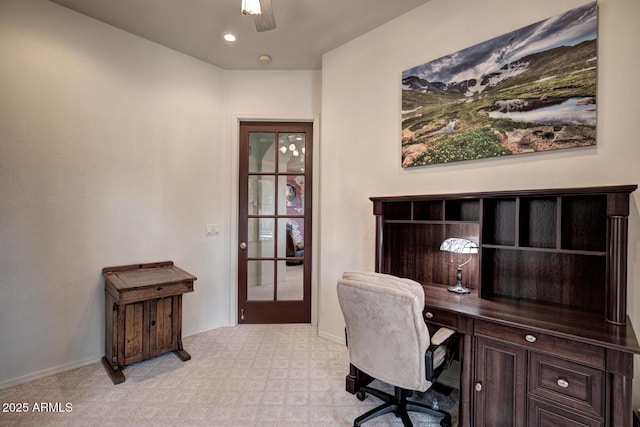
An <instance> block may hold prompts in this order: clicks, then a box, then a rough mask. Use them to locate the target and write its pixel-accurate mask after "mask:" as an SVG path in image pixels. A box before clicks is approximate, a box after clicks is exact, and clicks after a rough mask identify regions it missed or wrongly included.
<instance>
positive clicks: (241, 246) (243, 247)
mask: <svg viewBox="0 0 640 427" xmlns="http://www.w3.org/2000/svg"><path fill="white" fill-rule="evenodd" d="M240 249H242V250H245V249H247V243H246V242H240Z"/></svg>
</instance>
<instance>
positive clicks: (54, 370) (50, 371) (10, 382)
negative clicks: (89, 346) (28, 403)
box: [0, 357, 101, 390]
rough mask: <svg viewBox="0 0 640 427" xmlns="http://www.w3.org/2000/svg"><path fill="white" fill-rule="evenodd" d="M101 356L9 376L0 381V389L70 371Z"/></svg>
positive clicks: (95, 361)
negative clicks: (13, 376) (12, 376)
mask: <svg viewBox="0 0 640 427" xmlns="http://www.w3.org/2000/svg"><path fill="white" fill-rule="evenodd" d="M100 359H101V357H99V358H98V359H86V360H83V361H80V362H73V363H67V364H64V365H59V366H54V367H51V368H47V369H43V370H41V371H37V372H31V373H29V374H25V375H22V376H19V377H15V378H9V379H7V380H4V381H0V390H4V389H6V388H9V387H14V386H17V385H20V384H24V383H28V382H30V381H35V380H39V379H40V378H45V377H49V376H51V375H55V374H59V373H61V372H65V371H70V370H71V369H76V368H82V367H83V366H87V365H91V364H94V363H100Z"/></svg>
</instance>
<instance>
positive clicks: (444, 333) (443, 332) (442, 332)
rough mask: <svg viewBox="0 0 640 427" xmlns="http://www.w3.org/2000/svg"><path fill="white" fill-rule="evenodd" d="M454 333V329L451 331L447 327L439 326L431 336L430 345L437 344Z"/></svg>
mask: <svg viewBox="0 0 640 427" xmlns="http://www.w3.org/2000/svg"><path fill="white" fill-rule="evenodd" d="M455 333H456V331H453V330H451V329H449V328H440V329H438V330H437V331H436V333H435V334H433V336H432V337H431V345H432V346H439V345H441V344H442V343H443V342H445V341H446V340H448V339H449V338H451V335H453V334H455Z"/></svg>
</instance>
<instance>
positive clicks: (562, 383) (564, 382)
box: [558, 378, 569, 388]
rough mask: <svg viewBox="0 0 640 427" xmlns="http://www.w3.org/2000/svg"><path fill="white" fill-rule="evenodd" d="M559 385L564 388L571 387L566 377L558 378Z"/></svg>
mask: <svg viewBox="0 0 640 427" xmlns="http://www.w3.org/2000/svg"><path fill="white" fill-rule="evenodd" d="M558 385H559V386H560V387H562V388H567V387H569V381H567V380H565V379H564V378H560V379H559V380H558Z"/></svg>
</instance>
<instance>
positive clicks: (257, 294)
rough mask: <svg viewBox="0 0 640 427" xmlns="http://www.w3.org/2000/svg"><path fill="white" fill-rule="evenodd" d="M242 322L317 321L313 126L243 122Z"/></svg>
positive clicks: (301, 123)
mask: <svg viewBox="0 0 640 427" xmlns="http://www.w3.org/2000/svg"><path fill="white" fill-rule="evenodd" d="M239 141H240V150H239V151H240V156H239V159H240V164H239V179H240V182H239V184H240V185H239V189H240V190H239V197H238V201H239V215H238V218H239V224H238V233H239V235H238V242H239V245H238V323H309V322H311V247H312V246H311V239H312V236H311V200H312V194H311V191H312V186H311V177H312V147H313V124H312V123H307V122H292V123H285V122H240V132H239Z"/></svg>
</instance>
